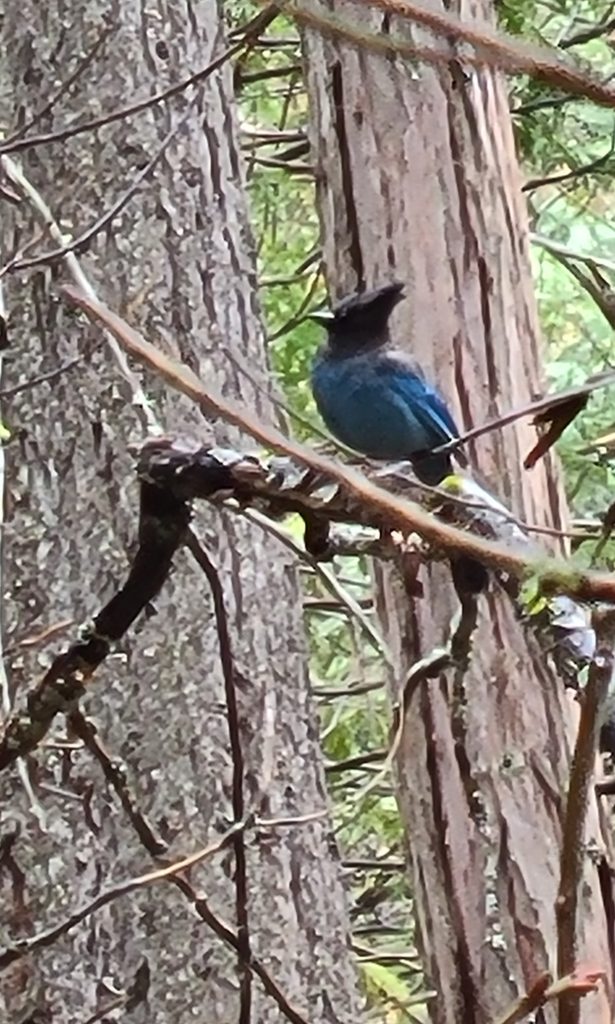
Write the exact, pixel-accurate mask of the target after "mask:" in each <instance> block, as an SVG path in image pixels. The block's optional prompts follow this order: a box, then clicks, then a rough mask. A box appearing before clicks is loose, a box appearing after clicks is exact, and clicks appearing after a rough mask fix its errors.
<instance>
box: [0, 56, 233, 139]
mask: <svg viewBox="0 0 615 1024" xmlns="http://www.w3.org/2000/svg"><path fill="white" fill-rule="evenodd" d="M245 46H246V41H245V40H244V39H242V40H241V41H240V42H238V43H234V44H233V46H229V47H228V49H226V50H225V51H224V53H222V54H220V56H219V57H216V59H215V60H213V61H212V62H211V63H210V64H208V65H207V66H206V67H204V68H201V70H200V71H197V72H195V74H193V75H189V76H188V77H187V78H184V79H182V81H181V82H177V83H176V84H175V85H172V86H170V88H168V89H164V90H163V91H162V92H158V93H155V94H154V95H153V96H148V97H147V98H146V99H143V100H139V101H138V102H137V103H131V104H130V105H129V106H127V107H121V108H120V109H119V110H112V111H110V112H109V113H108V114H102V115H101V116H100V117H94V118H91V120H89V121H82V122H81V124H72V125H67V126H66V127H65V128H59V129H58V130H57V131H53V132H45V134H44V135H31V136H30V137H29V138H15V137H13V138H11V139H7V140H6V141H5V142H2V143H0V156H3V155H6V154H8V153H19V152H22V151H23V150H25V149H33V148H35V147H37V146H48V145H51V144H52V143H63V142H67V141H68V139H73V138H75V136H77V135H83V134H84V132H93V131H96V130H97V129H99V128H104V127H106V126H107V125H109V124H114V123H115V122H116V121H124V120H125V119H126V118H127V117H132V116H133V115H134V114H140V113H141V112H142V111H144V110H149V109H151V108H152V107H155V106H157V105H158V104H159V103H166V101H167V100H170V99H172V98H173V97H174V96H178V95H179V94H180V93H182V92H185V91H186V89H189V88H190V87H191V86H193V85H200V83H201V82H204V81H205V79H206V78H209V76H210V75H212V74H213V73H214V71H217V70H218V69H219V68H221V67H222V66H223V64H226V62H227V61H228V60H230V59H231V57H234V56H235V54H236V53H239V51H240V50H243V49H244V48H245Z"/></svg>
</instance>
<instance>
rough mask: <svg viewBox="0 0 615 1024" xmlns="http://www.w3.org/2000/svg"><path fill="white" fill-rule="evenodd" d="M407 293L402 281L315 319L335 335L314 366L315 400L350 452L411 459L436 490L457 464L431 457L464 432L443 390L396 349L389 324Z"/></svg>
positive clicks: (447, 457) (341, 304) (348, 300)
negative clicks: (441, 392)
mask: <svg viewBox="0 0 615 1024" xmlns="http://www.w3.org/2000/svg"><path fill="white" fill-rule="evenodd" d="M403 289H404V285H403V284H401V283H400V282H398V281H394V282H392V283H391V284H385V285H382V286H381V287H379V288H373V289H371V290H369V291H364V292H360V293H359V294H357V295H351V296H349V297H348V298H345V299H343V300H342V301H341V302H339V303H337V305H335V306H334V307H333V309H332V310H331V311H327V310H324V311H317V312H315V313H313V314H312V319H313V320H315V321H316V322H317V323H319V324H321V325H322V326H324V327H325V328H326V329H327V341H326V344H325V345H324V346H323V347H322V348H321V349H320V351H319V352H318V354H317V356H316V359H315V361H314V363H313V366H312V376H311V384H312V393H313V395H314V400H315V402H316V407H317V409H318V411H319V412H320V415H321V416H322V418H323V420H324V422H325V424H326V425H327V427H328V428H329V430H330V431H331V433H332V434H333V435H334V437H336V438H337V439H338V440H339V441H341V442H342V443H343V444H345V445H347V447H349V448H353V449H354V450H355V451H357V452H360V453H361V454H362V455H366V456H368V457H369V458H373V459H388V460H393V459H408V460H409V461H410V462H411V463H412V465H413V468H414V471H415V473H416V476H417V477H418V479H419V480H421V481H422V482H423V483H426V484H430V485H436V484H439V483H440V482H441V481H442V480H443V479H444V478H445V477H446V476H448V475H449V474H450V473H451V472H452V464H451V457H450V455H449V454H448V453H441V454H438V455H431V454H430V452H431V451H432V450H433V449H434V448H438V447H439V446H440V445H443V444H446V443H447V442H448V441H452V440H454V439H455V438H457V437H459V431H458V429H457V426H456V424H455V421H454V420H453V417H452V416H451V413H450V412H449V410H448V408H447V407H446V403H445V402H444V399H443V398H442V396H441V395H440V393H439V392H438V391H437V389H436V388H435V387H433V386H432V385H431V384H429V383H428V382H427V380H426V379H425V376H424V374H423V373H422V371H421V369H420V368H419V367H418V366H417V364H416V363H414V362H413V361H412V359H411V358H410V356H409V355H408V354H407V353H405V352H403V351H401V350H399V349H396V348H393V347H392V344H391V337H390V333H389V317H390V315H391V313H392V312H393V309H394V308H395V306H396V305H397V303H398V302H400V301H401V300H402V299H403V298H404V294H403ZM461 460H463V461H465V459H464V456H463V455H461Z"/></svg>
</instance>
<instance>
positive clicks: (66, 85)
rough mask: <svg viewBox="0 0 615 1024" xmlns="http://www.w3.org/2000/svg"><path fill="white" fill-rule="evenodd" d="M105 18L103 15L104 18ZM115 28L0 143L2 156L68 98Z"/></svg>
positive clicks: (103, 34)
mask: <svg viewBox="0 0 615 1024" xmlns="http://www.w3.org/2000/svg"><path fill="white" fill-rule="evenodd" d="M104 17H105V16H104V15H103V18H104ZM115 28H116V26H115V24H113V23H112V22H111V23H108V24H107V25H106V26H105V28H104V29H103V30H102V32H101V33H100V35H99V37H98V39H97V40H96V42H95V43H94V45H93V47H92V49H91V50H90V51H89V52H88V53H86V55H85V57H83V58H82V59H81V60H80V61H79V63H78V64H77V66H76V68H75V70H74V71H73V72H72V74H70V75H69V76H68V78H67V79H66V81H65V82H63V83H62V85H61V86H60V88H59V89H58V90H57V92H55V93H54V94H53V95H52V97H51V99H49V100H47V102H46V103H44V104H43V106H42V107H40V108H39V109H38V110H37V111H36V112H35V113H34V114H33V115H32V117H31V118H30V120H29V121H26V123H25V124H23V125H22V126H21V128H19V130H18V131H16V132H15V133H14V134H13V135H9V137H8V138H7V139H4V141H3V142H1V143H0V154H2V153H10V152H11V148H10V147H11V146H12V145H13V144H14V143H16V142H17V141H18V140H20V139H23V138H24V136H25V135H27V133H28V132H29V131H31V130H32V128H35V127H36V125H37V124H39V123H40V122H41V121H42V120H43V118H44V117H47V114H50V113H51V112H52V110H53V109H54V107H55V106H57V104H58V103H59V102H60V100H61V99H62V97H63V96H66V94H67V93H69V92H70V90H71V89H72V87H73V85H75V83H76V82H78V81H79V79H80V78H81V77H82V75H83V74H84V73H85V72H86V71H87V69H88V68H89V67H90V65H91V64H92V63H93V62H94V60H95V59H96V57H97V55H98V52H99V51H100V50H101V49H102V47H103V46H104V44H105V43H106V42H107V39H108V38H109V36H110V35H111V34H112V33H113V32H115Z"/></svg>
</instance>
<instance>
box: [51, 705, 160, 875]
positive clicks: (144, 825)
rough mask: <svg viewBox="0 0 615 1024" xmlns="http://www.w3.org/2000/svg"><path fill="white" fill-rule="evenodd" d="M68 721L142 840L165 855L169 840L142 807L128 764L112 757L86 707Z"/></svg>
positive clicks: (144, 844) (157, 853) (148, 847)
mask: <svg viewBox="0 0 615 1024" xmlns="http://www.w3.org/2000/svg"><path fill="white" fill-rule="evenodd" d="M68 724H69V725H70V728H71V729H72V731H73V732H74V733H75V735H76V736H78V737H79V739H80V740H81V741H82V742H83V745H84V746H85V747H86V748H87V749H88V750H89V751H90V753H91V754H92V755H93V756H94V758H95V760H96V761H98V763H99V765H100V766H101V768H102V770H103V774H104V776H105V778H106V780H107V782H108V783H109V785H110V786H112V787H113V789H114V790H115V792H116V794H117V796H118V798H119V801H120V803H121V805H122V807H123V809H124V812H125V814H126V816H127V817H128V820H129V821H130V823H131V825H132V827H133V828H134V830H135V832H136V833H137V835H138V837H139V839H140V841H141V843H142V844H143V846H145V848H146V849H147V850H149V852H150V853H151V854H152V856H154V857H161V856H162V855H163V854H164V853H166V852H167V844H166V843H164V842H163V841H162V840H161V839H160V838H159V837H158V836H157V835H156V834H155V832H154V830H153V828H152V826H151V825H150V823H149V822H148V820H147V818H146V817H145V815H144V814H143V812H142V811H141V809H140V808H139V805H138V804H137V801H136V799H135V797H134V795H133V794H132V793H131V791H130V789H129V788H128V781H127V778H126V768H125V766H124V765H123V764H122V763H121V761H120V760H119V758H118V757H117V755H114V756H113V757H111V755H110V754H108V753H107V750H106V748H105V746H104V744H103V743H102V741H101V740H100V739H99V737H98V729H97V728H96V726H95V725H94V723H93V722H92V721H90V719H88V718H86V717H85V715H84V714H83V712H82V711H79V710H76V711H73V712H72V713H71V714H70V715H69V716H68Z"/></svg>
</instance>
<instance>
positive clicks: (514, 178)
mask: <svg viewBox="0 0 615 1024" xmlns="http://www.w3.org/2000/svg"><path fill="white" fill-rule="evenodd" d="M332 9H333V10H334V12H335V14H336V16H338V17H340V18H344V19H349V20H352V21H353V22H354V23H357V20H359V19H360V24H361V25H362V27H363V28H364V29H366V28H368V27H371V28H372V29H380V28H383V29H384V30H385V31H386V30H387V27H388V28H389V29H390V31H391V33H396V32H399V33H402V34H403V33H406V34H408V35H410V36H411V37H412V39H413V40H416V41H417V42H418V43H425V42H426V41H427V40H428V39H429V37H428V36H427V35H426V33H425V32H423V31H421V30H419V29H417V28H416V27H411V28H410V27H409V26H408V25H404V24H403V23H402V22H400V21H399V19H395V18H391V19H388V18H385V17H384V16H383V15H382V13H374V12H373V11H372V12H371V13H370V14H367V13H366V12H365V8H362V9H361V11H359V7H358V6H353V5H351V4H342V3H334V4H329V5H328V6H327V8H326V11H327V13H329V12H330V11H331V10H332ZM455 9H458V8H457V7H456V8H455ZM459 13H460V14H461V16H462V17H465V18H471V17H473V16H474V15H476V16H477V17H482V18H483V19H488V18H490V17H491V10H490V5H489V4H488V3H482V4H479V5H478V6H477V5H475V4H469V3H465V2H462V3H461V7H460V9H459ZM430 41H431V42H434V40H433V39H432V40H430ZM438 45H440V46H445V45H447V44H446V42H444V41H442V40H440V41H439V43H438ZM305 49H306V66H307V78H308V87H309V93H310V100H311V118H312V144H313V151H314V160H315V164H316V173H317V182H318V195H319V208H320V216H321V223H322V235H323V245H324V254H325V261H326V267H327V272H328V280H329V286H330V290H331V291H332V292H333V293H334V294H336V295H338V296H339V295H341V294H343V293H347V292H348V291H351V290H353V289H355V288H356V287H357V285H361V284H365V285H368V286H371V285H375V284H378V283H381V282H382V281H384V280H388V279H392V278H395V279H399V280H403V281H407V282H408V287H407V294H408V296H409V299H408V301H407V302H405V303H403V304H401V305H400V306H399V307H398V310H397V311H396V313H395V314H394V340H395V342H396V343H398V344H403V345H405V346H407V348H408V349H409V350H410V351H411V352H412V353H413V354H414V355H415V356H416V358H417V360H418V361H419V362H420V363H421V365H422V366H423V367H424V368H425V370H426V372H427V373H428V374H429V375H431V376H432V377H434V378H435V379H436V380H437V381H438V383H439V385H440V386H441V388H442V390H443V392H444V394H445V395H446V396H447V398H448V399H449V400H450V402H451V403H452V405H453V407H454V409H455V413H456V415H457V417H458V420H459V422H460V425H461V426H462V427H465V428H470V427H472V426H474V425H476V424H478V423H481V422H484V421H485V420H486V419H487V418H491V417H493V416H495V415H496V414H497V413H498V412H503V411H504V410H506V409H509V408H511V407H513V406H514V405H516V404H521V403H523V402H525V401H527V400H528V398H530V397H532V396H533V395H535V394H536V393H540V391H541V389H542V388H543V380H542V376H541V351H540V344H539V332H538V327H537V318H536V309H535V303H534V298H533V293H532V282H531V275H530V266H529V259H528V234H527V225H526V214H525V210H524V205H523V201H522V197H521V193H520V184H521V182H520V175H519V170H518V166H517V161H516V156H515V148H514V141H513V133H512V127H511V119H510V115H509V111H508V105H507V97H506V89H505V83H504V81H503V80H502V78H501V76H500V75H499V74H496V73H493V72H492V71H490V70H481V71H480V72H475V71H471V72H469V73H468V74H467V75H466V74H464V71H463V68H462V66H461V64H460V63H459V62H458V61H457V60H452V61H451V62H450V63H449V65H448V66H439V67H434V66H427V65H424V64H418V65H413V64H411V63H410V62H408V61H403V60H400V59H393V58H385V57H383V56H380V55H375V54H369V53H367V52H364V51H363V52H359V51H357V50H356V49H354V48H352V47H350V46H348V45H347V44H344V43H341V42H333V41H331V40H329V41H326V42H325V41H324V40H323V39H322V38H321V37H319V36H318V35H316V34H315V33H313V32H309V33H308V34H307V35H306V42H305ZM534 440H535V432H534V429H533V428H532V427H531V426H529V425H527V424H523V423H520V424H516V425H515V426H514V427H513V428H509V429H507V430H505V431H502V432H494V433H491V434H489V435H487V436H486V437H484V438H481V439H480V440H478V441H477V442H476V444H475V445H472V446H471V447H470V451H469V454H470V456H471V460H472V464H473V466H474V467H475V472H476V473H477V474H479V476H480V478H482V479H483V480H484V481H485V482H486V483H487V485H488V486H489V487H490V489H491V490H492V491H493V493H495V494H496V495H497V496H498V497H499V498H500V499H502V500H503V501H505V502H506V503H507V505H508V506H509V507H510V508H512V509H513V510H514V512H515V513H516V514H518V515H520V516H522V517H523V518H524V519H525V520H526V521H528V522H534V523H539V524H548V525H550V526H556V527H558V526H560V525H561V524H562V523H563V522H564V521H565V518H566V508H565V502H564V498H563V495H562V489H561V485H560V478H559V472H558V466H557V463H556V461H555V460H554V459H552V458H550V457H548V458H547V459H545V460H544V461H543V462H541V463H539V464H538V465H537V466H536V468H535V469H534V470H533V471H532V472H531V473H527V472H524V471H523V469H522V461H523V457H524V455H525V454H526V453H527V452H528V451H529V449H530V448H531V446H532V443H533V441H534ZM423 580H424V583H425V596H424V597H423V598H422V599H417V598H412V597H411V596H409V594H408V592H407V590H406V588H405V587H404V585H403V582H402V581H401V580H400V579H399V577H398V576H397V577H393V576H391V575H390V574H385V576H384V578H381V579H380V587H379V610H380V616H381V619H382V622H383V624H384V626H385V629H386V632H387V634H388V642H389V644H390V645H391V649H392V650H393V651H394V652H395V654H396V659H397V665H398V670H397V672H396V673H395V677H394V678H393V679H392V682H391V685H392V691H393V694H394V695H395V696H397V694H398V693H399V687H400V684H401V681H402V680H403V678H404V676H405V673H406V671H407V669H408V667H409V666H410V665H412V663H413V662H414V661H415V660H416V659H417V658H418V657H421V656H423V655H425V654H426V653H427V652H428V651H430V650H431V649H432V648H433V646H434V645H436V644H438V643H441V642H442V640H443V636H444V633H445V630H446V627H447V625H448V623H449V622H450V619H451V614H452V612H453V610H454V607H455V604H456V599H455V595H454V593H453V591H452V588H451V585H450V581H449V579H448V577H447V574H446V573H445V571H444V570H443V569H442V568H441V567H439V566H432V567H426V568H425V570H424V571H423ZM480 612H481V614H480V623H479V628H478V630H477V633H476V636H475V640H474V647H473V653H472V657H471V663H470V667H469V670H468V671H467V672H466V673H465V675H464V674H463V673H461V672H458V673H452V672H451V673H446V674H444V675H443V676H442V677H441V678H440V679H439V680H437V681H431V682H428V683H426V684H424V685H423V687H422V689H421V692H420V694H419V695H418V696H417V697H416V698H415V699H414V701H413V703H412V706H411V708H410V711H409V713H408V715H407V719H406V725H405V731H404V737H403V742H402V745H401V749H400V752H399V757H398V772H399V801H400V808H401V812H402V817H403V819H404V821H405V823H406V826H407V840H408V847H409V851H410V860H411V865H412V877H413V883H414V887H415V894H416V906H417V915H418V926H419V934H420V941H421V945H422V949H423V956H424V964H425V969H426V972H427V975H428V978H429V981H430V982H431V983H432V984H433V985H434V987H435V989H436V990H437V992H438V993H439V995H438V998H437V1000H435V1001H434V1003H433V1004H432V1008H431V1012H432V1019H433V1020H434V1021H437V1022H438V1024H453V1022H455V1024H458V1022H459V1021H460V1020H463V1022H464V1024H479V1022H483V1021H487V1020H489V1019H492V1018H494V1017H496V1016H497V1015H498V1014H499V1013H501V1012H502V1011H503V1010H504V1008H505V1007H506V1006H507V1005H508V1004H509V1003H510V1001H511V1000H512V999H513V998H514V997H515V996H516V995H518V994H519V993H520V992H522V991H524V990H525V988H526V986H527V985H529V984H531V983H532V982H533V981H534V980H535V978H536V977H537V975H538V973H539V972H540V971H542V970H544V969H551V970H554V969H555V967H556V964H555V959H554V958H555V948H556V942H555V908H554V903H555V899H556V895H557V885H558V875H559V863H558V862H559V855H560V844H561V820H562V812H563V798H564V793H565V787H566V782H567V774H568V766H569V757H570V741H569V737H568V736H567V731H566V721H567V720H569V717H570V716H569V701H568V699H567V696H566V695H565V693H564V690H563V686H562V683H561V681H560V680H559V679H558V678H557V677H556V675H555V673H554V672H553V671H552V669H551V667H550V665H549V664H548V662H547V661H546V659H545V658H544V656H543V655H541V654H540V653H539V651H538V650H537V648H536V646H535V643H534V642H533V641H532V639H531V637H528V636H527V635H526V634H525V633H524V631H523V629H522V627H521V625H520V624H519V621H518V618H517V615H516V613H515V609H514V608H513V606H512V604H511V602H510V601H509V600H508V599H507V598H506V597H504V596H503V595H502V594H500V593H498V591H497V589H496V588H492V589H491V591H490V593H489V595H488V596H487V597H484V598H482V599H481V603H480ZM587 842H588V848H589V846H590V845H591V844H592V843H593V842H595V843H596V844H597V846H598V848H599V849H600V848H601V846H602V839H601V835H600V828H599V825H598V819H597V816H596V815H595V814H594V815H593V817H592V821H591V826H590V828H589V829H588V834H587ZM584 883H585V884H584V885H583V886H582V896H581V900H582V906H581V935H580V941H579V957H580V959H582V960H584V961H586V960H589V961H591V962H592V963H595V962H597V963H599V964H602V965H604V966H605V967H607V966H608V944H607V936H606V928H605V916H604V910H603V907H602V903H601V898H600V889H599V880H598V871H597V866H596V863H594V862H592V859H591V857H590V856H589V855H588V856H587V860H586V871H585V878H584ZM552 1012H554V1011H552V1010H548V1011H546V1014H547V1017H548V1018H549V1019H552V1018H551V1017H550V1016H549V1015H550V1014H551V1013H552ZM607 1015H608V1007H607V1004H606V1000H605V998H604V996H602V995H601V996H591V997H590V998H588V999H587V1000H586V1001H585V1003H584V1005H583V1019H584V1020H589V1019H591V1020H598V1019H608V1016H607Z"/></svg>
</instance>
